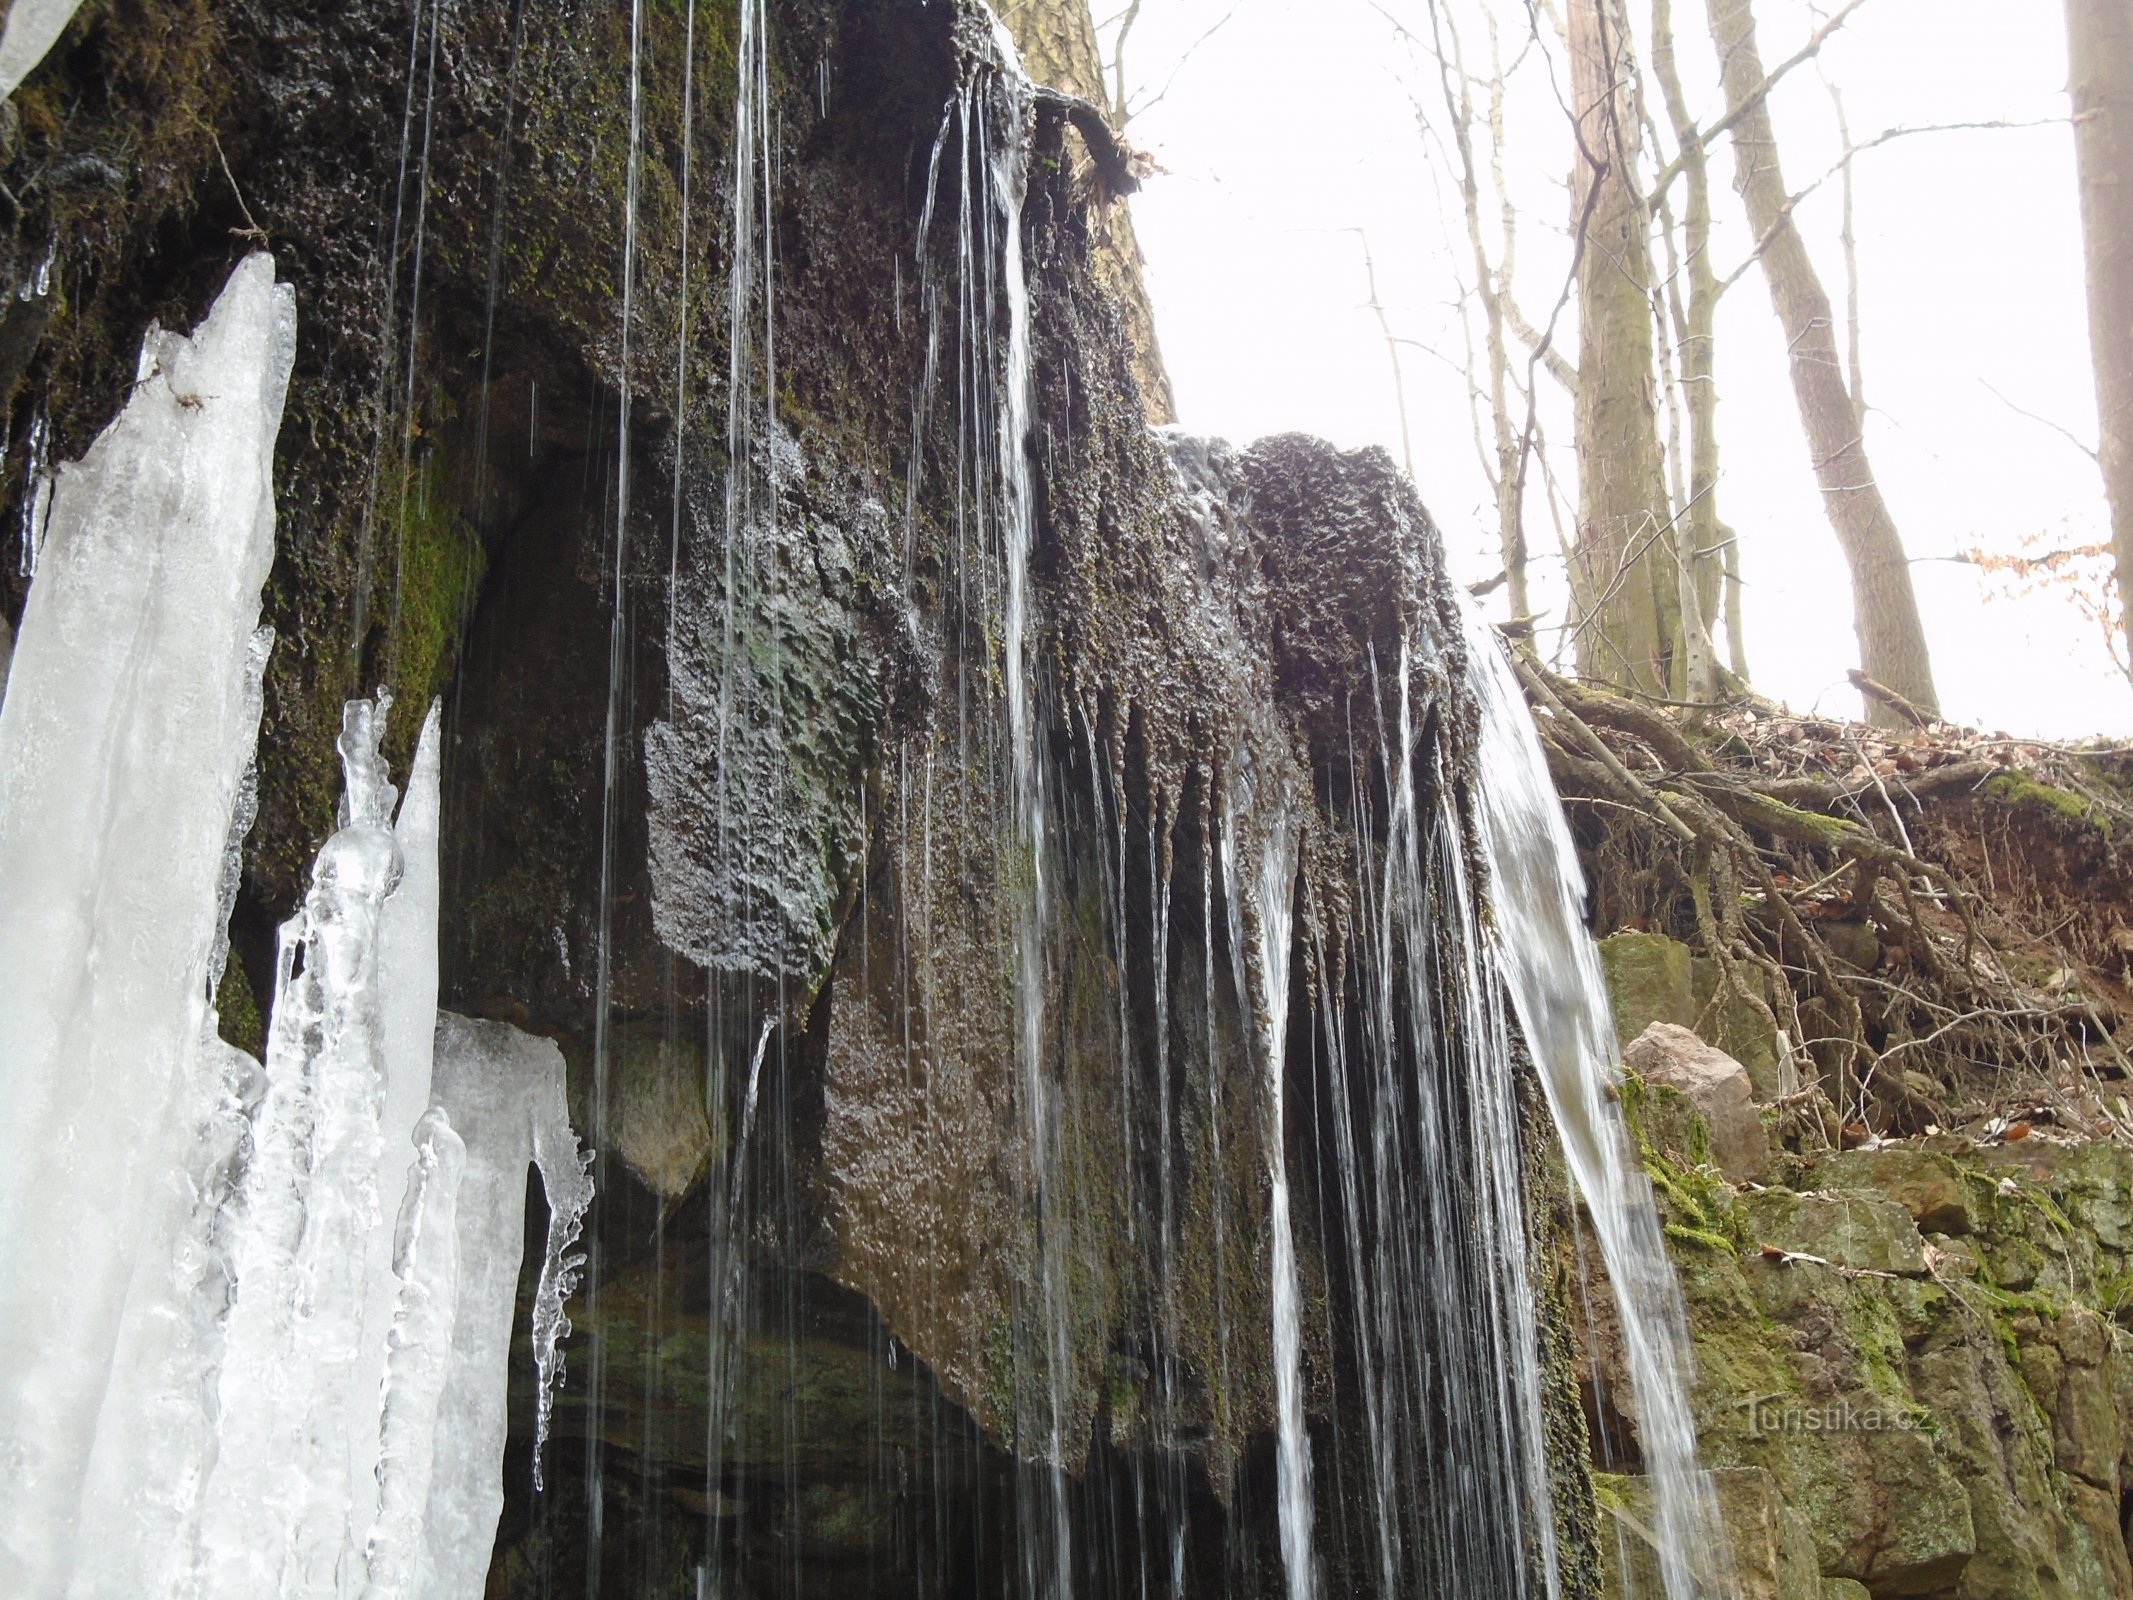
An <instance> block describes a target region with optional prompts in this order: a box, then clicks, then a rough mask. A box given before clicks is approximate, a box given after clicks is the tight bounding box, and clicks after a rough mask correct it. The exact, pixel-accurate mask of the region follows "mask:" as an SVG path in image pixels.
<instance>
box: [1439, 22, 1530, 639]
mask: <svg viewBox="0 0 2133 1600" xmlns="http://www.w3.org/2000/svg"><path fill="white" fill-rule="evenodd" d="M1429 17H1430V27H1431V43H1432V44H1433V45H1434V46H1435V55H1436V58H1437V69H1438V85H1439V87H1440V88H1441V90H1442V91H1443V94H1444V111H1445V116H1446V118H1447V120H1448V121H1449V123H1450V125H1451V129H1452V138H1453V148H1454V150H1455V151H1456V152H1457V154H1458V156H1459V170H1458V173H1457V177H1458V181H1459V199H1460V206H1461V209H1462V211H1463V212H1464V213H1465V216H1466V236H1467V248H1468V249H1469V251H1471V252H1472V256H1473V263H1474V293H1475V295H1476V297H1477V298H1478V299H1479V300H1480V302H1481V314H1482V341H1483V349H1484V350H1485V351H1486V353H1487V357H1488V383H1487V386H1486V392H1487V397H1488V402H1489V416H1490V423H1491V434H1492V439H1491V443H1490V444H1489V445H1487V446H1484V447H1483V448H1482V470H1483V471H1484V472H1485V473H1486V474H1487V476H1488V480H1489V486H1490V488H1491V489H1492V490H1493V491H1494V492H1495V496H1496V533H1497V543H1498V548H1499V550H1500V551H1501V553H1502V556H1503V571H1504V579H1505V581H1506V583H1507V584H1508V586H1509V597H1510V606H1511V615H1512V617H1513V618H1527V617H1530V616H1532V614H1533V597H1532V589H1531V587H1530V585H1529V582H1528V573H1527V566H1528V553H1527V547H1526V520H1525V518H1526V512H1525V494H1524V492H1523V484H1522V478H1523V474H1522V472H1521V466H1522V460H1521V457H1522V452H1523V449H1524V445H1523V443H1522V440H1521V437H1520V429H1519V427H1518V423H1517V421H1516V420H1515V419H1514V417H1513V415H1512V410H1511V388H1512V379H1511V353H1510V344H1509V342H1508V340H1507V339H1506V338H1505V334H1504V329H1505V315H1504V302H1505V300H1506V298H1507V297H1508V296H1509V295H1510V293H1511V280H1512V276H1513V270H1514V267H1515V264H1516V249H1517V239H1518V234H1517V218H1516V215H1515V213H1514V212H1513V211H1512V209H1511V202H1510V198H1509V196H1508V195H1507V194H1506V192H1505V186H1504V180H1503V101H1504V84H1503V61H1502V58H1501V54H1500V51H1499V47H1498V43H1497V36H1496V21H1495V18H1494V16H1493V15H1492V14H1488V13H1484V20H1485V21H1486V24H1487V27H1488V32H1489V69H1490V76H1489V79H1488V82H1487V85H1486V93H1487V96H1488V107H1489V109H1488V118H1487V127H1488V131H1489V165H1490V170H1491V176H1492V181H1493V183H1494V186H1495V189H1496V193H1497V195H1498V196H1499V213H1498V226H1499V229H1500V234H1501V240H1502V260H1501V261H1500V262H1499V263H1491V262H1490V260H1489V252H1488V246H1487V244H1486V243H1485V242H1484V240H1483V237H1482V218H1481V183H1480V178H1479V175H1478V171H1477V167H1476V162H1475V156H1474V135H1473V130H1474V125H1475V123H1476V121H1477V120H1479V119H1477V117H1476V115H1475V111H1474V85H1473V79H1472V77H1471V76H1470V75H1469V73H1468V72H1467V66H1466V49H1465V46H1464V44H1463V43H1462V42H1461V40H1460V37H1459V30H1458V27H1457V24H1456V21H1455V19H1454V18H1452V17H1451V16H1450V15H1448V14H1447V12H1446V8H1444V7H1442V6H1440V5H1439V4H1438V0H1430V7H1429ZM1467 365H1468V381H1469V382H1470V383H1471V384H1472V385H1473V386H1474V388H1475V389H1476V390H1480V389H1481V388H1482V385H1481V383H1480V382H1479V380H1478V378H1477V377H1476V375H1475V374H1474V372H1473V370H1472V369H1473V360H1472V341H1471V336H1470V337H1469V342H1468V363H1467ZM1520 398H1521V400H1523V396H1521V397H1520ZM1479 426H1480V424H1479V423H1478V421H1477V423H1476V429H1477V434H1478V429H1479ZM1477 442H1478V439H1477Z"/></svg>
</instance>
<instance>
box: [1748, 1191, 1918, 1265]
mask: <svg viewBox="0 0 2133 1600" xmlns="http://www.w3.org/2000/svg"><path fill="white" fill-rule="evenodd" d="M1741 1206H1742V1207H1743V1209H1744V1210H1745V1211H1746V1212H1747V1214H1748V1223H1749V1228H1750V1231H1751V1233H1752V1234H1753V1236H1754V1238H1755V1240H1756V1242H1757V1243H1759V1244H1767V1245H1775V1246H1776V1247H1777V1248H1778V1249H1780V1250H1785V1251H1789V1252H1792V1253H1795V1254H1799V1255H1810V1256H1820V1257H1821V1258H1822V1259H1823V1260H1825V1261H1827V1262H1829V1263H1831V1265H1833V1266H1838V1267H1850V1268H1854V1269H1857V1270H1859V1271H1864V1272H1893V1273H1895V1274H1896V1275H1898V1276H1899V1277H1924V1276H1925V1273H1926V1251H1925V1241H1924V1240H1923V1239H1921V1238H1920V1237H1919V1236H1918V1227H1917V1225H1916V1224H1915V1223H1913V1222H1912V1221H1911V1214H1910V1213H1909V1212H1908V1211H1906V1210H1904V1208H1903V1207H1902V1206H1900V1205H1898V1204H1897V1203H1896V1202H1895V1201H1893V1200H1884V1199H1881V1198H1880V1197H1878V1196H1874V1195H1865V1194H1857V1193H1852V1194H1794V1193H1793V1192H1791V1191H1790V1190H1787V1189H1768V1190H1765V1191H1764V1192H1763V1193H1761V1194H1749V1195H1743V1196H1742V1197H1741Z"/></svg>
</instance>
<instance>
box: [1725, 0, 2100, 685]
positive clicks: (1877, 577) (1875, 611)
mask: <svg viewBox="0 0 2133 1600" xmlns="http://www.w3.org/2000/svg"><path fill="white" fill-rule="evenodd" d="M2108 3H2111V4H2118V5H2122V4H2123V3H2124V0H2108ZM1706 4H1707V7H1708V10H1709V13H1710V23H1711V42H1712V43H1713V45H1715V46H1716V47H1717V50H1718V60H1719V72H1720V78H1721V81H1722V82H1723V83H1724V86H1725V94H1726V106H1727V115H1728V117H1729V118H1731V119H1732V124H1733V126H1732V136H1733V160H1734V187H1735V188H1736V189H1737V190H1738V191H1739V192H1740V196H1741V199H1742V201H1743V202H1744V203H1745V204H1746V207H1747V212H1748V226H1749V229H1750V231H1751V232H1752V233H1753V234H1754V236H1755V237H1756V239H1757V240H1759V241H1762V243H1763V250H1762V255H1761V258H1760V259H1761V263H1762V270H1763V280H1764V282H1765V283H1766V284H1767V285H1768V286H1769V289H1770V303H1771V305H1772V306H1773V307H1774V308H1775V310H1776V311H1777V316H1778V321H1779V323H1780V324H1781V325H1782V326H1783V327H1784V330H1785V344H1786V349H1787V351H1788V353H1789V357H1790V361H1791V367H1792V392H1793V398H1794V399H1795V400H1796V401H1797V402H1798V405H1799V412H1800V424H1801V427H1802V428H1803V429H1804V430H1805V431H1806V434H1807V445H1808V451H1809V453H1810V454H1811V456H1812V457H1813V460H1814V470H1815V478H1816V481H1817V482H1819V483H1820V485H1821V487H1822V504H1823V508H1824V509H1825V510H1826V511H1827V513H1828V515H1829V523H1830V527H1831V528H1832V529H1834V530H1835V532H1836V535H1837V543H1838V544H1839V545H1840V546H1841V547H1842V548H1843V551H1844V559H1845V562H1846V563H1847V565H1848V566H1849V567H1850V568H1851V578H1852V627H1853V631H1854V632H1855V633H1856V634H1857V636H1858V640H1859V658H1860V663H1861V665H1862V666H1863V667H1864V668H1865V671H1866V675H1867V676H1868V677H1870V678H1872V679H1874V680H1875V681H1876V682H1878V683H1885V684H1887V685H1888V686H1889V687H1890V688H1891V689H1894V690H1895V691H1896V692H1897V693H1898V694H1900V695H1902V696H1903V697H1904V698H1905V699H1906V700H1909V701H1910V702H1911V703H1912V704H1913V705H1916V706H1918V707H1919V708H1921V709H1922V710H1924V711H1926V712H1927V713H1929V714H1931V715H1935V716H1937V715H1938V714H1939V711H1940V696H1939V694H1938V693H1937V692H1936V691H1935V689H1934V687H1933V666H1932V661H1931V658H1930V657H1929V655H1928V654H1927V650H1926V630H1925V627H1924V624H1923V623H1922V622H1921V621H1920V620H1919V615H1918V597H1917V595H1916V594H1915V593H1914V592H1913V590H1912V587H1911V568H1910V563H1909V562H1908V560H1907V559H1906V558H1905V556H1904V551H1903V540H1902V537H1901V536H1900V535H1899V534H1898V533H1897V531H1896V520H1895V518H1894V517H1893V516H1891V515H1890V514H1889V508H1888V503H1887V502H1886V501H1885V500H1883V499H1882V496H1881V488H1880V485H1879V484H1878V483H1876V482H1875V479H1874V469H1873V464H1872V463H1871V462H1870V461H1869V460H1868V459H1867V452H1866V440H1865V438H1864V436H1863V435H1862V433H1861V431H1860V428H1859V418H1858V412H1857V409H1856V408H1855V407H1854V405H1853V402H1852V396H1851V392H1850V391H1849V390H1848V389H1847V388H1846V387H1845V383H1844V369H1843V366H1842V365H1841V363H1840V359H1839V356H1838V352H1837V339H1836V327H1835V319H1834V316H1833V314H1832V312H1831V310H1830V303H1829V294H1828V292H1827V291H1826V290H1825V289H1824V288H1823V287H1822V279H1821V276H1820V274H1819V273H1817V272H1816V270H1815V265H1814V261H1813V259H1812V258H1811V257H1810V256H1809V255H1808V253H1807V244H1806V241H1805V240H1804V239H1802V238H1801V237H1800V231H1799V229H1798V228H1797V227H1796V226H1795V225H1794V223H1793V218H1792V213H1791V211H1790V210H1789V208H1788V206H1787V199H1788V196H1787V194H1786V190H1785V174H1784V171H1783V170H1782V168H1781V167H1780V166H1779V164H1778V155H1777V136H1776V133H1775V132H1774V130H1773V129H1772V126H1771V121H1770V108H1769V104H1768V102H1767V101H1766V100H1765V99H1764V98H1763V97H1762V90H1763V85H1764V78H1765V74H1764V70H1763V61H1762V56H1761V54H1760V52H1759V51H1758V49H1757V47H1756V39H1755V13H1754V8H1753V6H1752V5H1751V3H1750V0H1706ZM1866 712H1867V717H1868V719H1869V720H1870V721H1873V722H1876V723H1880V724H1883V725H1900V723H1901V719H1900V718H1898V717H1897V715H1896V713H1895V712H1894V711H1892V710H1890V709H1889V708H1888V707H1887V706H1884V705H1881V704H1880V703H1878V702H1870V703H1869V704H1868V706H1867V708H1866Z"/></svg>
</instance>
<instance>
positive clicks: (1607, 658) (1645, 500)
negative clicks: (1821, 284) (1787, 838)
mask: <svg viewBox="0 0 2133 1600" xmlns="http://www.w3.org/2000/svg"><path fill="white" fill-rule="evenodd" d="M1569 37H1570V65H1571V93H1572V99H1571V104H1572V109H1573V111H1574V112H1575V114H1576V117H1577V126H1578V146H1579V149H1578V161H1577V170H1576V178H1575V181H1574V182H1573V184H1572V186H1571V208H1572V210H1571V216H1572V222H1573V224H1574V225H1575V224H1579V223H1582V226H1583V230H1584V232H1583V242H1584V253H1583V255H1582V257H1581V259H1580V261H1579V266H1578V366H1577V370H1578V387H1577V452H1578V537H1577V547H1576V550H1575V552H1574V554H1575V558H1576V559H1575V560H1574V561H1573V562H1572V565H1571V573H1570V582H1571V593H1572V598H1573V601H1574V603H1575V606H1576V622H1577V627H1578V641H1579V642H1578V666H1579V670H1580V671H1581V672H1582V673H1583V674H1584V675H1585V676H1586V677H1587V678H1592V679H1596V680H1599V681H1601V682H1605V683H1612V684H1615V685H1617V686H1618V687H1621V688H1625V689H1632V690H1635V691H1637V692H1640V693H1643V694H1646V695H1651V696H1656V697H1666V696H1669V695H1671V694H1673V693H1676V692H1677V691H1678V689H1679V688H1680V685H1679V683H1678V682H1677V679H1678V675H1679V670H1680V666H1681V663H1679V662H1677V660H1676V656H1677V655H1678V653H1679V652H1678V651H1677V648H1676V644H1677V640H1676V634H1677V632H1678V625H1679V617H1680V603H1681V593H1680V589H1679V587H1678V586H1677V583H1676V572H1675V565H1674V560H1675V545H1674V539H1673V518H1672V515H1671V510H1670V507H1669V504H1668V497H1667V491H1666V469H1665V460H1664V456H1663V455H1662V453H1661V449H1660V443H1659V420H1658V415H1657V406H1656V399H1657V396H1656V394H1655V379H1654V375H1653V373H1654V368H1653V351H1652V321H1651V264H1650V255H1649V250H1650V245H1649V234H1648V231H1647V222H1646V218H1645V209H1644V203H1643V201H1642V199H1641V198H1640V197H1639V196H1638V195H1637V193H1636V191H1635V188H1634V178H1635V171H1636V160H1637V155H1638V151H1639V147H1640V141H1641V126H1640V122H1639V119H1638V114H1637V106H1636V92H1637V91H1636V85H1637V81H1638V80H1637V73H1636V64H1635V59H1634V56H1633V54H1632V52H1631V50H1630V45H1629V33H1628V27H1627V17H1626V16H1625V14H1624V10H1623V7H1622V4H1621V0H1573V3H1572V5H1571V7H1570V15H1569Z"/></svg>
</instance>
